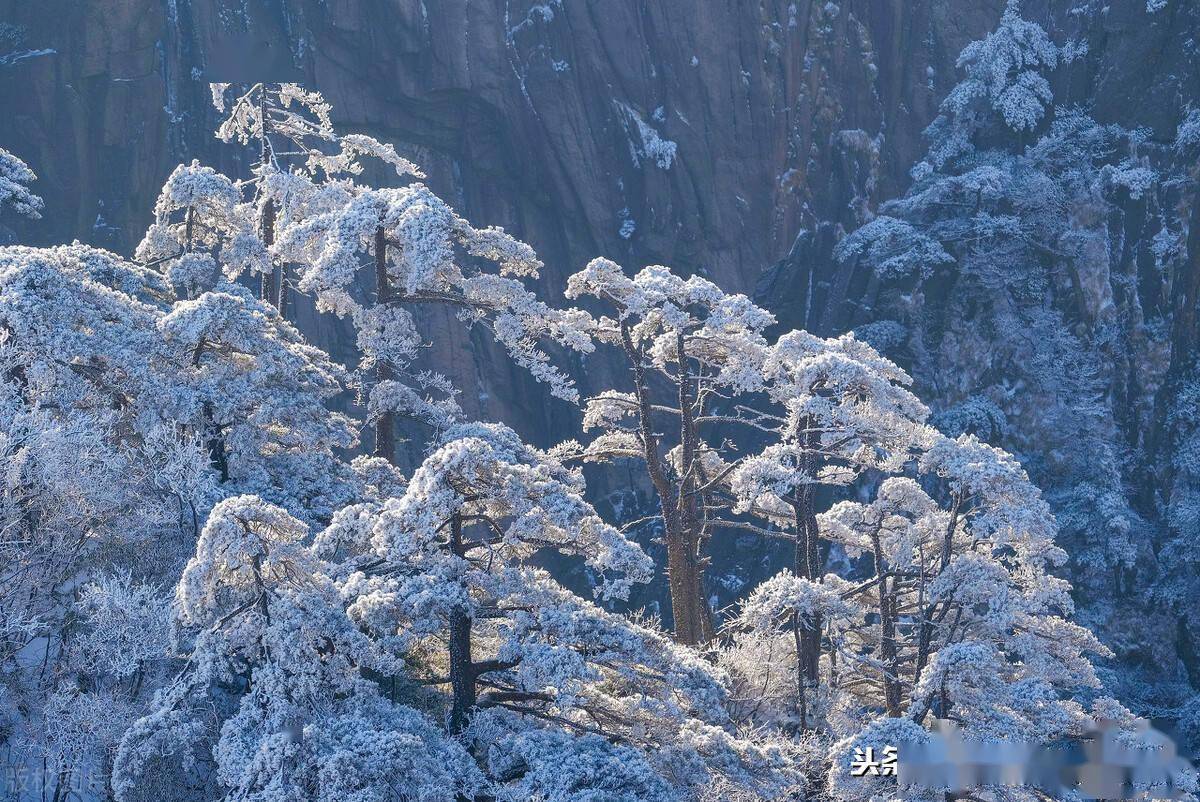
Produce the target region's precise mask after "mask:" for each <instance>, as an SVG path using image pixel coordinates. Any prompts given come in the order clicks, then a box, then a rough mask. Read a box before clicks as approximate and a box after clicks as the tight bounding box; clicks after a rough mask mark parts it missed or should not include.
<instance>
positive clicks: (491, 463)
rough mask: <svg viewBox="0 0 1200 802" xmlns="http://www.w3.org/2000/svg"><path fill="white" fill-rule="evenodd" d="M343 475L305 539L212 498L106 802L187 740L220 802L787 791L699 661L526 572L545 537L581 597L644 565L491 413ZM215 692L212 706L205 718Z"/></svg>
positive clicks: (146, 791) (779, 746) (252, 506)
mask: <svg viewBox="0 0 1200 802" xmlns="http://www.w3.org/2000/svg"><path fill="white" fill-rule="evenodd" d="M359 467H360V469H361V470H363V471H364V474H369V475H373V476H374V477H375V481H378V482H380V484H377V485H374V487H376V489H377V490H376V492H375V494H373V495H372V494H369V497H368V498H366V499H365V500H364V501H363V503H361V504H359V505H355V506H353V507H349V508H347V509H346V510H345V511H343V512H342V513H340V514H339V515H338V516H337V517H336V518H335V519H334V521H333V523H332V524H331V525H330V527H328V528H327V529H326V530H325V531H323V532H320V533H319V534H318V535H317V536H316V538H315V539H314V540H313V543H312V545H311V546H310V545H307V543H308V540H307V537H306V529H305V527H304V525H303V524H302V523H301V522H300V521H298V520H296V519H294V518H292V517H291V516H289V515H287V514H286V513H285V512H284V511H283V510H281V509H279V508H276V507H273V506H271V505H267V504H264V503H263V502H261V501H260V500H258V499H256V498H252V497H240V498H236V499H231V500H228V501H226V502H223V503H222V504H221V505H219V506H218V507H217V509H216V510H214V513H213V515H212V517H211V518H210V520H209V523H208V525H207V526H206V528H205V531H204V534H203V535H202V537H201V539H200V542H199V544H198V546H197V552H196V555H195V557H194V558H193V559H192V561H191V562H190V563H189V565H188V567H187V569H186V570H185V572H184V576H183V579H182V580H181V582H180V584H179V587H178V589H177V594H176V609H177V618H178V621H179V625H180V627H181V632H183V633H186V635H187V637H188V638H190V639H191V642H192V644H193V646H192V651H191V658H190V668H189V670H188V671H187V672H185V674H184V675H183V676H182V677H181V678H180V680H179V681H178V682H177V683H176V684H175V685H172V686H170V687H169V688H167V689H166V690H164V691H163V693H161V694H160V696H159V700H158V704H157V705H156V707H155V709H154V710H153V711H152V712H151V713H150V714H149V715H148V716H146V717H145V718H144V719H142V720H141V721H140V722H138V724H136V725H135V726H134V727H133V728H132V729H131V730H130V731H129V734H128V735H127V736H126V738H125V741H124V743H123V744H122V747H121V751H120V753H119V756H118V759H117V775H116V784H115V785H116V788H117V791H118V798H119V799H121V800H123V802H125V801H130V802H131V801H132V800H137V799H146V798H159V797H157V796H153V795H155V794H158V793H161V791H162V785H163V784H166V785H168V786H169V785H171V784H177V785H182V784H184V783H186V782H187V781H188V777H189V772H192V771H194V768H195V766H196V764H197V761H203V760H207V758H206V757H205V756H206V755H207V754H208V749H207V746H205V744H207V743H213V747H212V752H211V754H212V756H213V757H212V760H213V764H214V765H213V766H212V771H211V773H212V776H213V777H215V786H216V788H215V789H213V792H214V793H217V794H221V795H232V796H234V797H237V798H255V799H264V800H270V799H279V800H284V799H289V800H292V799H318V800H333V799H336V798H340V795H344V794H346V793H353V794H355V795H356V798H361V799H372V800H373V799H379V800H382V799H391V798H397V796H398V798H402V799H433V800H447V802H448V801H449V800H456V799H482V798H487V799H513V800H516V799H553V800H558V801H560V802H575V801H577V802H583V801H584V800H591V799H598V798H604V799H611V800H628V801H629V802H633V800H663V801H664V802H666V801H667V800H671V801H672V802H674V800H679V799H683V798H691V797H693V796H695V795H698V794H699V793H701V792H702V791H703V789H704V788H706V787H709V786H711V785H713V784H719V783H726V782H729V783H733V784H734V785H735V786H737V787H739V788H741V789H742V791H743V793H745V794H748V795H750V794H753V795H754V796H748V797H747V798H758V799H775V798H780V795H781V794H786V793H787V792H788V789H789V788H793V787H796V783H797V782H798V778H797V777H796V775H795V773H794V771H793V770H792V768H791V755H790V752H791V749H790V748H788V747H787V745H786V744H785V743H783V742H775V743H771V742H761V743H756V744H755V743H750V742H747V741H745V740H743V739H740V738H738V737H737V735H736V733H735V732H734V731H733V729H732V727H731V724H730V722H729V719H728V716H727V714H726V713H725V708H724V701H725V688H724V684H723V676H722V674H721V672H720V671H718V670H717V669H715V668H714V667H713V666H712V665H710V664H709V663H707V662H705V661H704V660H702V659H701V658H700V657H699V656H698V655H697V654H695V653H694V652H691V651H689V650H687V649H685V648H683V647H680V646H677V645H675V644H673V643H672V642H671V641H670V640H669V639H667V638H666V637H665V636H663V635H662V634H660V633H658V632H656V631H654V630H653V629H650V628H648V627H646V626H643V625H639V624H636V623H634V622H631V621H630V620H628V619H626V618H624V617H623V616H621V615H617V614H613V613H608V612H604V611H602V610H601V609H600V608H599V607H597V606H595V605H594V604H592V603H591V602H588V601H586V600H584V599H581V598H579V597H577V596H575V595H574V594H572V593H570V592H569V591H567V590H565V589H564V588H562V587H561V586H559V585H558V584H557V583H556V582H554V581H553V580H552V579H551V578H550V576H549V575H548V574H547V573H545V572H544V571H543V570H541V569H538V568H536V567H535V565H534V563H533V558H534V557H535V556H536V555H537V554H538V553H539V552H541V551H543V550H546V549H550V550H554V551H558V552H560V553H563V554H569V555H576V556H577V557H578V558H579V559H582V560H583V561H585V562H586V563H587V564H588V565H589V566H590V567H591V569H592V570H593V571H594V572H595V576H596V577H597V581H598V584H597V587H596V592H597V594H598V595H600V596H602V597H611V596H621V595H624V594H625V593H626V592H627V590H628V587H629V584H630V583H631V582H637V581H644V580H645V579H647V578H648V577H649V575H650V568H651V566H650V564H649V560H648V558H647V557H646V555H645V554H644V553H642V551H641V550H640V549H639V548H638V547H637V546H636V545H635V544H633V543H632V542H630V541H628V540H627V539H625V538H624V537H623V536H622V535H621V534H620V533H619V532H618V531H617V530H616V529H614V528H612V527H611V526H609V525H607V524H605V523H604V522H603V521H601V520H600V518H599V517H598V516H597V515H596V513H595V511H594V510H592V508H591V507H590V505H588V504H587V503H586V502H585V501H584V500H583V497H582V490H583V488H582V481H581V477H580V475H579V474H578V472H576V471H572V470H570V469H567V468H565V467H564V466H562V465H561V464H560V463H558V462H557V461H556V460H555V459H554V458H553V457H551V456H549V455H547V454H544V453H541V452H538V451H536V450H535V449H532V448H530V447H529V446H526V445H524V444H522V443H521V442H520V441H519V440H518V439H517V438H516V436H515V435H514V434H513V433H512V432H511V431H510V430H508V429H507V428H506V427H503V426H500V425H495V424H488V425H484V424H465V425H460V426H457V427H454V428H452V429H450V430H449V431H447V432H445V433H444V435H443V439H442V441H441V442H440V444H439V445H438V446H437V448H436V449H435V450H434V451H433V452H432V453H431V454H430V455H429V457H428V458H427V459H426V460H425V462H424V463H423V464H422V465H421V466H420V467H419V468H418V469H417V470H416V471H415V473H414V474H413V476H412V477H411V478H410V479H409V480H408V481H407V482H406V483H401V484H397V482H398V481H400V480H398V478H397V476H396V475H395V472H394V470H392V469H390V468H389V467H388V466H387V465H386V464H385V463H383V461H382V460H378V459H375V460H365V461H362V462H360V463H359ZM383 493H391V494H393V495H391V496H390V497H387V498H385V497H384V495H382V494H383ZM230 696H231V697H232V698H229V699H228V700H227V701H225V702H223V703H222V702H220V701H219V700H221V699H225V698H227V697H230ZM214 704H217V705H218V710H220V709H224V710H228V711H230V712H229V713H227V714H220V713H219V714H218V720H217V721H210V720H207V715H208V714H207V713H206V711H207V710H210V709H212V706H213V705H214ZM222 704H223V705H224V707H223V708H222V707H221V706H220V705H222Z"/></svg>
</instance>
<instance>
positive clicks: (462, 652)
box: [450, 515, 476, 734]
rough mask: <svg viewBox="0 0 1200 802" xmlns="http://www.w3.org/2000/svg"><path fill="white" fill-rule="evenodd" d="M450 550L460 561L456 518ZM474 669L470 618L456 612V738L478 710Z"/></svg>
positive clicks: (453, 677) (452, 621)
mask: <svg viewBox="0 0 1200 802" xmlns="http://www.w3.org/2000/svg"><path fill="white" fill-rule="evenodd" d="M450 550H451V551H453V552H454V554H456V555H457V556H459V557H461V556H463V555H464V554H465V553H466V550H465V548H464V547H463V537H462V519H461V518H460V517H458V516H457V515H456V516H454V520H453V521H452V522H451V524H450ZM475 679H476V677H475V666H474V663H473V661H472V659H471V617H470V616H469V615H468V614H467V611H466V610H463V609H459V608H456V609H455V610H454V612H452V613H451V614H450V696H451V699H450V732H451V733H452V734H457V733H460V732H462V731H463V730H464V729H466V727H467V721H468V719H469V718H470V715H471V711H472V710H474V709H475V703H476V688H475Z"/></svg>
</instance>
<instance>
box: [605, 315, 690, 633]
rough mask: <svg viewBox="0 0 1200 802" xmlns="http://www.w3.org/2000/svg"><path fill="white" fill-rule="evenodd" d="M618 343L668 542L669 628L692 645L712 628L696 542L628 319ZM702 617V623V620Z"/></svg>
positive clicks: (644, 454) (622, 327)
mask: <svg viewBox="0 0 1200 802" xmlns="http://www.w3.org/2000/svg"><path fill="white" fill-rule="evenodd" d="M621 342H622V345H623V347H624V350H625V354H626V356H627V357H628V359H629V364H630V366H631V367H632V368H633V386H634V394H635V396H636V398H637V405H638V428H639V435H640V438H641V441H642V452H643V458H644V459H645V461H646V471H647V473H648V474H649V475H650V483H651V484H652V485H654V492H655V494H656V495H657V496H658V503H659V506H660V507H661V509H662V516H663V531H664V538H665V540H666V543H667V586H668V588H669V590H670V593H671V617H672V619H673V627H672V631H673V634H674V637H675V640H677V641H678V642H680V643H683V644H687V645H689V646H696V645H700V644H702V643H705V642H706V641H707V640H708V639H709V638H710V637H711V633H712V619H711V615H710V613H709V610H708V603H707V602H706V601H705V599H704V593H703V590H702V587H703V572H702V570H701V566H700V554H699V549H700V543H699V542H698V541H697V540H696V539H694V538H690V537H689V536H688V532H687V530H686V528H685V526H684V522H683V519H682V516H681V514H680V504H679V500H680V495H679V489H678V488H677V487H676V486H675V485H674V484H672V483H671V481H670V480H669V479H668V478H667V474H666V470H665V468H664V467H663V463H662V454H661V450H660V448H659V442H658V436H657V435H656V434H655V433H654V424H653V419H652V414H651V413H652V406H651V403H650V396H649V391H648V390H647V385H646V373H645V368H644V367H643V366H642V354H641V352H640V351H639V350H638V349H637V347H636V346H635V345H634V343H633V338H632V336H631V335H630V332H629V326H628V324H625V323H622V324H621ZM706 622H707V623H706Z"/></svg>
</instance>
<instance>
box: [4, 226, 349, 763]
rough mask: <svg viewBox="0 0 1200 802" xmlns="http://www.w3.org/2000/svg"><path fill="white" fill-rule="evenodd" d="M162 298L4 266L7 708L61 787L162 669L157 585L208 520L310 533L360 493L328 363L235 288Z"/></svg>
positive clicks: (50, 264)
mask: <svg viewBox="0 0 1200 802" xmlns="http://www.w3.org/2000/svg"><path fill="white" fill-rule="evenodd" d="M172 283H173V282H171V281H169V280H168V279H167V278H166V277H164V276H163V275H162V274H160V273H159V272H158V271H156V270H155V269H153V268H147V267H143V266H140V265H136V264H131V263H128V262H125V261H124V260H122V259H120V258H119V257H117V256H115V255H114V254H111V253H108V252H105V251H100V250H97V249H94V248H89V247H87V246H82V245H78V244H76V245H72V246H66V247H58V248H48V249H36V248H23V247H11V248H4V249H0V328H2V330H3V343H2V344H0V360H2V361H3V376H2V381H0V389H2V392H3V397H4V401H3V409H4V416H3V420H2V421H0V438H2V439H3V443H4V452H5V457H6V471H5V477H6V478H5V485H4V488H3V490H2V491H0V505H2V508H3V515H4V518H5V531H7V532H8V533H9V534H10V537H6V538H4V540H3V544H2V546H0V548H3V550H4V560H5V566H6V568H5V570H6V575H5V577H4V583H3V586H4V590H3V591H2V592H0V596H3V598H0V608H2V614H3V620H4V622H5V623H4V629H3V636H2V637H3V645H2V646H0V661H3V665H4V677H5V685H6V691H5V693H6V694H11V696H6V699H7V700H8V701H6V704H5V708H6V710H8V711H10V712H11V713H12V714H13V716H14V717H13V720H12V721H9V722H7V725H8V726H9V728H10V729H11V730H12V731H15V732H21V733H24V735H23V736H22V738H23V743H25V744H26V745H27V746H28V747H29V748H30V750H32V751H30V752H29V754H24V755H21V757H20V759H21V760H33V761H36V762H41V761H42V760H45V762H46V764H47V765H48V766H52V767H56V770H58V771H61V772H66V773H70V772H72V771H86V772H88V773H89V776H94V777H103V776H104V772H105V771H106V770H107V767H106V766H105V765H103V756H104V755H105V754H107V750H108V749H110V748H111V747H113V746H114V745H115V740H116V739H119V733H120V730H121V728H122V727H123V726H124V724H123V722H125V723H127V722H128V721H129V720H131V719H132V717H134V716H136V714H137V712H138V709H137V708H138V705H140V704H142V703H143V702H144V699H145V696H146V695H147V694H148V693H150V692H152V691H153V689H154V687H155V684H156V683H157V682H158V681H160V680H161V679H162V677H163V672H165V671H166V670H167V669H168V666H167V663H166V661H165V660H164V659H163V657H164V655H163V654H162V652H161V647H162V645H163V632H164V631H165V630H164V626H163V625H165V622H166V618H165V614H166V605H165V601H164V600H163V598H162V593H161V591H160V588H161V586H162V585H163V584H166V585H170V584H173V583H174V581H175V579H176V577H177V573H176V572H177V571H178V569H179V567H180V566H181V565H182V561H183V559H184V558H185V556H186V554H187V552H189V551H190V550H191V547H192V543H193V542H194V539H195V538H196V536H197V535H198V533H199V532H200V530H201V528H202V526H203V523H204V520H205V517H206V515H207V512H208V510H209V508H210V507H211V506H212V504H213V503H215V502H216V501H217V500H219V499H220V498H221V496H223V495H225V494H231V493H237V492H245V491H253V492H257V493H261V494H263V495H264V496H266V497H268V498H271V499H273V500H277V501H279V502H281V503H287V504H289V505H290V506H291V507H292V509H294V510H295V512H296V515H298V516H301V517H303V518H305V519H306V520H310V521H320V520H327V519H328V517H329V515H330V514H331V513H332V512H333V510H334V509H336V508H338V507H341V506H342V505H343V504H344V503H345V502H346V500H347V499H348V498H349V497H350V496H349V495H348V493H349V492H350V490H351V489H352V488H353V486H354V485H355V484H356V483H357V479H355V478H354V477H353V476H351V475H350V473H349V470H348V468H346V467H344V466H342V465H341V464H340V462H339V461H338V460H337V459H336V458H335V456H334V449H335V448H340V447H344V446H349V445H351V444H352V443H353V442H354V437H353V426H352V425H350V423H349V422H348V421H347V420H346V419H344V418H342V417H341V416H338V415H334V414H331V413H330V412H329V411H328V410H327V409H326V408H325V406H324V402H325V400H326V399H327V398H329V396H330V395H331V394H332V393H333V392H336V391H337V389H338V387H339V384H338V379H339V376H340V371H339V370H338V369H337V368H336V367H335V366H333V365H332V364H331V363H330V362H329V360H328V357H326V356H325V355H324V354H322V353H320V352H319V351H317V350H316V349H313V348H311V347H310V346H308V345H306V344H305V343H304V342H303V341H302V340H301V339H300V337H299V335H298V334H297V333H296V332H295V330H294V329H292V328H291V327H290V326H288V325H287V324H286V323H284V322H283V321H281V320H280V319H279V318H278V315H277V313H276V312H275V310H274V309H273V308H272V307H269V306H265V305H262V304H260V303H259V302H258V301H256V300H255V299H253V298H251V297H249V295H248V293H246V291H245V290H243V289H241V288H239V287H237V286H236V285H232V284H224V285H221V284H218V285H217V287H216V288H215V289H212V290H207V291H204V292H201V293H200V294H199V295H198V296H197V297H195V298H194V299H191V300H175V293H174V288H173V287H172ZM131 604H137V605H144V608H143V609H141V610H140V611H139V610H137V609H131V608H130V607H129V605H131ZM156 621H157V622H158V624H159V625H157V626H156V625H155V622H156ZM135 622H137V623H135ZM35 651H36V652H37V656H35V654H34V653H33V652H35ZM8 702H11V704H9V703H8ZM18 711H21V712H19V713H18ZM72 716H74V717H75V718H74V719H72V718H71V717H72ZM48 717H49V718H54V719H55V720H56V721H59V722H60V723H63V728H59V729H55V728H52V727H50V726H49V725H48V724H46V722H47V720H48ZM68 720H74V721H75V724H73V725H70V726H67V725H66V723H65V722H67V721H68ZM71 726H74V727H77V728H79V729H78V731H74V732H73V731H71V729H70V727H71ZM88 732H91V733H93V735H94V737H92V736H88V735H86V733H88ZM91 761H99V762H98V763H96V762H91ZM69 781H70V780H69V778H67V777H62V778H60V780H59V785H60V786H61V785H63V784H64V783H66V782H69ZM64 787H65V786H64Z"/></svg>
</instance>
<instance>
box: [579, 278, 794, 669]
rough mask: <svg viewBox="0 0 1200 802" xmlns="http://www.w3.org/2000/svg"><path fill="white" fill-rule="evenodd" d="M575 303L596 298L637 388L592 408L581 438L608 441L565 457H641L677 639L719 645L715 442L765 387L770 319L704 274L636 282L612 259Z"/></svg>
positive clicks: (751, 415)
mask: <svg viewBox="0 0 1200 802" xmlns="http://www.w3.org/2000/svg"><path fill="white" fill-rule="evenodd" d="M567 297H569V298H583V297H590V298H594V299H597V300H599V301H600V302H602V303H603V304H604V305H605V306H606V307H607V308H608V309H611V310H612V311H613V313H614V317H612V318H609V317H604V318H601V319H600V321H599V322H598V324H597V325H596V326H595V328H594V331H593V336H594V337H595V339H596V340H597V341H598V342H600V343H604V344H607V345H610V346H613V347H615V348H616V349H617V350H618V353H620V354H621V355H622V357H623V359H624V361H625V363H626V364H627V365H628V366H629V368H630V371H631V374H632V384H633V387H632V392H624V391H619V390H615V389H614V390H609V391H604V392H602V393H600V394H598V395H596V396H595V397H593V398H591V399H589V400H588V401H587V404H586V409H585V413H584V421H583V425H584V429H585V430H591V429H599V430H600V434H599V435H598V436H597V437H595V438H594V439H593V440H592V441H591V442H589V443H588V444H587V446H586V447H584V448H580V449H575V448H573V447H572V446H571V445H570V444H568V445H566V446H564V447H563V449H562V453H563V454H567V453H570V452H575V453H572V456H574V457H576V458H579V459H584V460H587V461H596V462H601V461H604V462H607V461H612V460H616V459H634V460H638V461H640V462H641V463H642V465H643V466H644V467H645V471H646V475H647V477H648V478H649V481H650V484H651V486H652V487H653V489H654V493H655V495H656V497H657V501H658V507H659V512H660V515H661V520H662V527H663V538H664V540H665V542H666V549H667V566H666V568H667V579H668V582H669V585H670V598H671V614H672V620H673V622H674V625H673V626H674V632H675V637H676V638H677V639H678V640H679V641H680V642H681V643H685V644H689V645H697V644H703V643H705V642H707V641H708V640H710V639H711V638H712V635H713V622H712V613H711V610H710V609H709V605H708V599H707V597H706V595H705V592H704V570H705V563H706V558H705V556H704V553H703V552H704V549H705V548H706V546H707V541H708V539H709V538H710V537H711V536H712V520H711V519H712V516H711V515H710V511H709V508H710V507H711V506H713V505H714V504H716V503H717V500H716V499H715V498H714V494H715V492H716V491H717V490H719V489H720V487H721V485H722V482H723V481H724V480H725V479H726V478H727V477H728V474H729V471H730V470H731V468H730V467H728V466H725V465H724V464H723V459H722V456H721V452H722V451H723V450H728V449H727V448H726V447H724V446H722V445H720V444H719V443H720V441H719V440H712V438H711V437H710V436H709V433H711V432H714V431H715V430H716V428H717V427H718V426H719V425H721V424H723V423H729V422H731V421H735V420H737V419H738V418H739V416H741V415H742V414H743V412H744V409H743V408H741V407H739V397H740V396H742V395H745V394H749V393H753V392H755V391H756V390H759V389H761V386H762V376H761V367H760V366H761V365H762V363H763V361H764V360H765V358H766V354H767V343H766V339H765V338H764V337H763V334H762V332H763V330H764V329H765V328H766V327H767V326H769V325H771V324H772V323H773V322H774V318H773V317H772V316H771V315H770V314H769V313H767V312H766V311H765V310H763V309H760V308H758V307H756V306H755V305H754V304H752V303H751V302H750V300H749V299H748V298H746V297H745V296H744V295H726V294H725V293H724V292H723V291H722V290H721V289H720V288H719V287H717V286H716V285H715V284H713V283H712V282H711V281H708V280H706V279H704V278H701V277H699V276H693V277H691V278H687V279H684V278H682V277H679V276H677V275H675V274H674V273H672V272H671V271H670V270H669V269H668V268H665V267H660V266H655V267H647V268H646V269H644V270H642V271H641V272H639V273H638V274H637V275H635V276H633V277H632V278H631V277H628V276H626V275H625V274H624V273H623V272H622V270H621V267H620V265H617V264H616V263H614V262H612V261H610V260H607V259H595V260H593V261H592V262H591V263H590V264H588V266H587V267H586V268H585V269H584V270H582V271H580V272H579V273H576V274H575V275H574V276H572V277H571V278H570V279H569V280H568V284H567ZM745 414H746V415H748V418H747V423H749V424H750V425H760V426H763V425H769V423H767V422H765V421H760V420H757V418H758V413H756V412H754V411H753V410H749V411H745ZM710 441H711V442H710Z"/></svg>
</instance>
